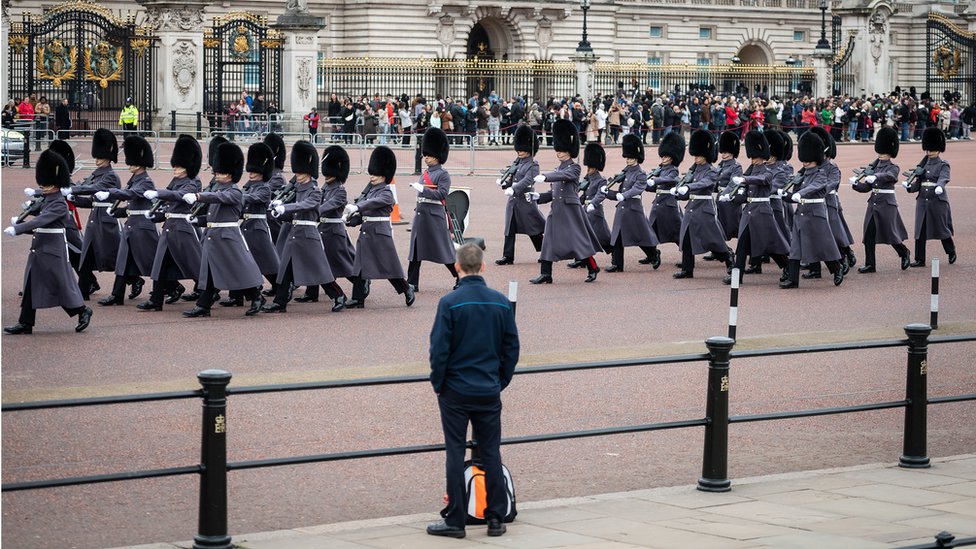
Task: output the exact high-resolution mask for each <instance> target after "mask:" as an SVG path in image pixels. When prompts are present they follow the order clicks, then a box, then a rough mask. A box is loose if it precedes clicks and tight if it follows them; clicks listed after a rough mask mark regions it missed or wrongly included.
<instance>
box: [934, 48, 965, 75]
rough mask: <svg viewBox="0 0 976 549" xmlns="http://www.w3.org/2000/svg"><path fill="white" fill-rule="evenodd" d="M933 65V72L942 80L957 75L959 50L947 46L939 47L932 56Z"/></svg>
mask: <svg viewBox="0 0 976 549" xmlns="http://www.w3.org/2000/svg"><path fill="white" fill-rule="evenodd" d="M932 62H933V63H934V64H935V72H936V73H938V74H939V76H941V77H942V78H943V79H944V80H948V79H949V78H952V77H953V76H956V75H957V74H959V68H960V65H961V63H960V62H959V50H957V49H955V48H950V47H949V46H939V47H938V48H936V50H935V54H934V55H933V56H932Z"/></svg>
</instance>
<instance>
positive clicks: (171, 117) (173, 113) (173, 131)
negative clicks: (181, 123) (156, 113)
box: [169, 110, 176, 137]
mask: <svg viewBox="0 0 976 549" xmlns="http://www.w3.org/2000/svg"><path fill="white" fill-rule="evenodd" d="M169 133H170V134H171V135H172V136H173V137H176V111H175V110H172V111H170V112H169Z"/></svg>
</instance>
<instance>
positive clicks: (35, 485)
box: [0, 465, 203, 492]
mask: <svg viewBox="0 0 976 549" xmlns="http://www.w3.org/2000/svg"><path fill="white" fill-rule="evenodd" d="M202 472H203V467H201V466H200V465H189V466H186V467H171V468H168V469H149V470H146V471H125V472H122V473H109V474H105V475H92V476H88V477H67V478H55V479H45V480H32V481H28V482H11V483H9V484H4V485H3V486H2V488H0V489H2V491H4V492H19V491H21V490H36V489H39V488H57V487H59V486H77V485H80V484H101V483H103V482H116V481H120V480H138V479H143V478H159V477H172V476H178V475H189V474H199V473H202Z"/></svg>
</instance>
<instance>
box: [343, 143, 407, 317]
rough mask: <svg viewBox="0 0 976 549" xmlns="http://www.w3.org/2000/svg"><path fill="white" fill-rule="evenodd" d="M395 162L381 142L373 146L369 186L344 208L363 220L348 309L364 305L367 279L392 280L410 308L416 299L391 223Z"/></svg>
mask: <svg viewBox="0 0 976 549" xmlns="http://www.w3.org/2000/svg"><path fill="white" fill-rule="evenodd" d="M396 165H397V164H396V155H395V154H393V151H392V150H391V149H390V148H389V147H386V146H384V145H381V146H379V147H376V148H375V149H373V154H371V155H370V157H369V165H368V166H367V168H366V171H367V173H369V185H370V186H369V187H368V188H367V190H366V192H365V193H363V195H362V196H361V197H359V198H358V199H357V200H356V203H355V204H348V205H346V207H345V209H344V213H343V217H344V218H346V219H349V218H350V217H351V216H355V218H356V222H357V223H358V222H361V223H362V225H361V226H360V228H359V238H358V239H357V240H356V260H355V262H354V263H353V272H354V273H355V277H354V278H353V286H352V299H351V300H349V301H347V302H346V308H347V309H362V308H363V307H365V306H366V296H367V295H368V292H367V281H370V280H378V279H382V278H385V279H387V280H389V281H390V284H391V285H392V286H393V289H394V290H396V292H397V293H398V294H403V296H404V301H405V302H406V304H407V307H409V306H411V305H413V303H414V300H415V299H416V296H415V294H414V291H413V287H412V286H410V285H409V284H407V280H406V278H404V276H403V266H402V265H400V257H399V256H398V255H397V251H396V243H394V242H393V225H391V224H390V213H391V212H393V205H394V204H395V203H396V200H395V199H394V197H393V191H391V190H390V181H392V180H393V176H394V175H396Z"/></svg>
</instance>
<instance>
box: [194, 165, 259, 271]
mask: <svg viewBox="0 0 976 549" xmlns="http://www.w3.org/2000/svg"><path fill="white" fill-rule="evenodd" d="M197 200H199V201H200V202H203V203H204V204H210V206H209V207H208V208H207V234H206V236H205V237H204V240H203V253H202V254H201V255H200V278H199V279H198V280H199V282H200V289H201V290H208V289H209V288H208V287H207V284H208V278H209V277H213V286H214V288H217V289H220V290H246V289H248V288H257V287H258V286H260V285H261V281H262V279H261V270H260V269H258V264H257V263H255V262H254V258H253V257H251V253H250V252H249V251H248V250H247V243H246V242H245V241H244V235H242V234H241V228H240V226H239V225H238V224H237V223H238V221H240V219H241V212H242V211H243V210H244V193H243V192H241V190H240V189H239V188H237V186H236V185H234V184H233V183H226V184H223V185H218V186H217V190H215V191H214V192H211V193H200V194H198V195H197ZM215 223H220V224H224V223H232V224H233V226H227V227H215V226H214V224H215Z"/></svg>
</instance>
